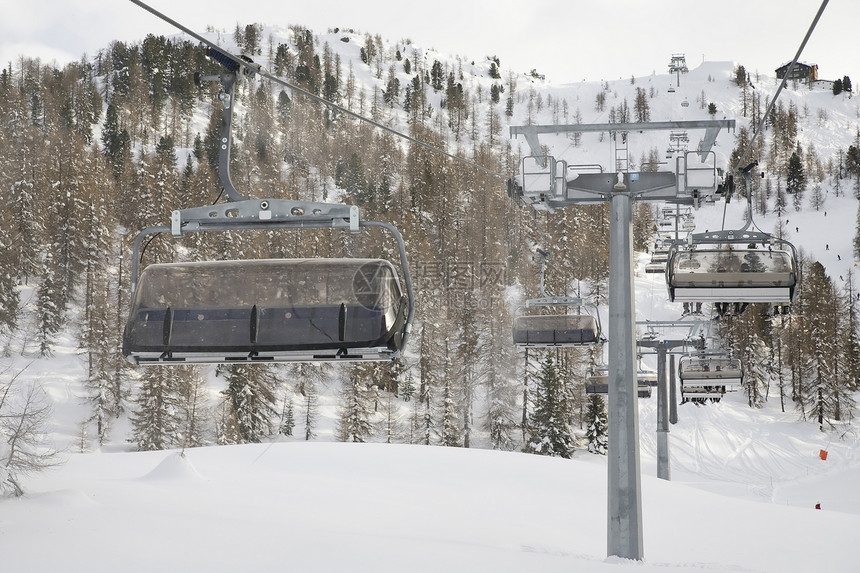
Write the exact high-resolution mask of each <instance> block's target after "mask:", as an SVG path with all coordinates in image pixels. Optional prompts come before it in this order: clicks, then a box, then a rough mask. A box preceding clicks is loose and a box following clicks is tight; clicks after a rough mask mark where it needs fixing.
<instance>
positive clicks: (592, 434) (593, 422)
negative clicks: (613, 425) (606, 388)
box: [585, 394, 609, 455]
mask: <svg viewBox="0 0 860 573" xmlns="http://www.w3.org/2000/svg"><path fill="white" fill-rule="evenodd" d="M585 424H586V430H585V438H586V439H587V440H588V451H589V452H591V453H593V454H601V455H606V451H607V447H608V446H609V421H608V419H607V416H606V406H605V404H604V403H603V396H600V395H599V394H591V395H590V396H589V397H588V409H587V410H586V412H585Z"/></svg>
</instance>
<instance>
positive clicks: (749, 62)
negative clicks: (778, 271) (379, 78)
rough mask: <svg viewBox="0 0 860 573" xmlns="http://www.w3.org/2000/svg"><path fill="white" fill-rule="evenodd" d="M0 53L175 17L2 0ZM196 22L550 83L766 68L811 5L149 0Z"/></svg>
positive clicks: (842, 38) (846, 5) (59, 55)
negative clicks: (468, 63)
mask: <svg viewBox="0 0 860 573" xmlns="http://www.w3.org/2000/svg"><path fill="white" fill-rule="evenodd" d="M3 3H4V4H12V3H14V4H15V7H14V8H12V9H5V10H3V11H2V12H3V17H2V18H0V63H2V65H3V66H4V67H5V66H8V63H9V62H10V61H13V60H14V59H15V57H16V56H18V55H21V54H26V55H28V56H31V57H36V56H38V57H40V58H42V59H43V60H44V61H45V62H48V63H50V62H51V61H52V60H56V61H57V62H58V63H60V64H62V63H65V62H67V61H70V60H75V59H78V58H80V57H81V56H82V55H83V54H87V55H93V54H95V53H96V52H97V51H98V50H99V49H100V48H103V47H106V46H107V45H108V43H109V42H110V41H111V40H114V39H120V40H126V41H136V40H141V39H143V37H145V36H146V34H147V33H154V34H164V35H171V34H174V33H177V31H176V30H175V29H173V28H172V27H171V26H169V25H168V24H166V23H163V22H162V21H160V20H158V19H157V18H156V17H155V16H153V15H151V14H149V13H148V12H146V11H144V10H143V9H141V8H140V7H138V6H136V5H134V4H133V3H131V2H129V1H127V0H17V1H16V0H3ZM148 4H149V5H150V6H152V7H153V8H155V9H156V10H159V11H161V12H164V13H166V14H167V15H169V16H170V17H172V18H173V19H175V20H177V21H178V22H180V23H181V24H183V25H185V26H187V27H188V28H190V29H192V30H195V31H200V32H202V31H204V30H205V27H206V25H207V24H211V25H213V26H215V27H216V28H218V29H223V30H227V31H229V32H232V30H233V29H234V28H235V26H236V24H237V23H239V24H242V25H243V26H244V25H245V24H249V23H254V22H258V23H262V24H266V25H282V26H286V25H290V24H300V25H304V26H307V27H308V28H310V29H311V30H313V31H314V32H316V33H321V32H325V31H326V30H327V29H329V28H333V27H341V28H354V29H357V30H359V31H361V32H370V33H372V34H379V35H381V36H382V37H383V38H385V39H387V40H391V41H398V40H401V39H406V38H409V39H411V40H412V41H413V42H415V43H416V44H419V45H421V46H423V47H434V48H436V49H438V50H440V51H441V52H443V53H446V54H452V55H462V56H464V57H466V58H467V59H469V60H473V59H475V60H477V59H481V58H483V57H484V56H487V55H496V56H498V57H499V58H500V61H501V64H502V69H503V71H506V70H507V69H508V68H512V69H514V70H515V71H520V72H528V71H529V70H531V69H537V71H538V72H540V73H542V74H546V76H547V79H549V80H550V81H552V82H554V83H566V82H576V81H580V80H583V79H585V80H588V81H595V80H600V79H618V78H627V77H630V76H631V75H636V76H645V75H649V74H651V73H654V72H656V73H665V72H666V70H667V66H668V63H669V60H670V57H671V55H672V54H673V53H683V54H686V58H687V64H688V65H689V66H690V67H691V68H692V67H695V66H697V65H698V64H699V63H701V62H702V60H703V59H705V60H709V61H714V60H717V61H719V60H729V61H735V62H738V63H741V64H743V65H744V66H746V68H747V70H748V71H750V72H755V71H759V72H762V73H767V74H772V73H773V70H774V69H775V68H776V67H778V66H779V65H781V64H783V63H786V62H788V61H790V60H791V59H792V58H793V57H794V54H795V53H796V51H797V49H798V47H799V46H800V42H801V41H802V40H803V37H804V35H805V34H806V31H807V29H808V28H809V25H810V24H811V22H812V19H813V17H814V16H815V14H816V13H817V11H818V8H819V7H820V5H821V2H820V1H819V0H779V1H765V0H721V1H720V2H681V1H680V0H648V1H644V0H528V1H523V0H468V1H464V0H432V1H431V2H427V3H411V2H404V1H402V0H362V1H356V0H312V1H309V0H301V1H296V0H280V1H272V0H241V1H240V2H236V1H232V0H229V1H228V0H205V1H204V0H183V1H182V2H176V1H175V0H149V2H148ZM858 23H860V2H857V0H833V1H832V2H830V3H829V4H828V6H827V8H826V9H825V11H824V14H823V16H822V17H821V20H820V21H819V23H818V25H817V27H816V29H815V31H814V33H813V35H812V38H811V39H810V41H809V43H808V44H807V46H806V48H805V50H804V52H803V54H802V56H801V60H802V61H805V62H808V63H815V64H818V66H819V76H820V77H821V78H822V79H836V78H841V77H842V76H845V75H848V76H851V77H852V79H854V82H855V85H856V83H857V79H860V56H858V55H857V51H856V49H852V43H853V38H856V31H857V26H858Z"/></svg>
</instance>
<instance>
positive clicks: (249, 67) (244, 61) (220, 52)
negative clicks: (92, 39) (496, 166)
mask: <svg viewBox="0 0 860 573" xmlns="http://www.w3.org/2000/svg"><path fill="white" fill-rule="evenodd" d="M129 1H130V2H132V3H133V4H136V5H138V6H140V7H141V8H143V9H144V10H146V11H147V12H149V13H151V14H153V15H154V16H156V17H157V18H160V19H161V20H164V21H165V22H167V23H168V24H170V25H171V26H174V27H176V28H178V29H179V30H181V31H183V32H185V33H186V34H188V35H189V36H191V37H192V38H194V39H196V40H198V41H200V42H201V43H203V44H205V45H206V46H207V47H208V48H209V49H210V50H211V51H212V53H211V54H210V55H211V56H212V57H213V58H214V59H215V60H217V61H218V62H219V63H220V64H222V65H223V66H224V67H225V68H227V69H229V70H230V71H232V72H235V71H238V70H239V69H242V73H243V75H246V76H253V75H254V74H255V73H257V74H260V75H261V76H263V77H265V78H267V79H269V80H271V81H273V82H275V83H276V84H280V85H282V86H284V87H286V88H289V89H291V90H293V91H295V92H298V93H300V94H302V95H303V96H306V97H308V98H310V99H312V100H314V101H317V102H319V103H321V104H323V105H325V106H328V107H330V108H332V109H335V110H337V111H339V112H342V113H344V114H346V115H348V116H350V117H352V118H355V119H357V120H359V121H364V122H367V123H369V124H371V125H373V126H374V127H378V128H379V129H381V130H383V131H387V132H388V133H391V134H392V135H396V136H397V137H400V138H402V139H405V140H407V141H409V142H410V143H414V144H415V145H420V146H421V147H423V148H425V149H428V150H430V151H433V152H434V153H439V154H441V155H444V156H445V157H448V158H449V159H453V160H454V161H457V162H459V163H462V164H463V165H467V166H469V167H474V168H475V169H478V170H479V171H483V172H484V173H486V174H488V175H491V176H493V177H496V178H498V179H502V180H503V181H504V180H507V179H508V177H509V176H508V175H504V174H502V173H497V172H495V171H493V170H491V169H487V168H486V167H484V166H482V165H478V164H477V163H475V162H474V161H469V160H468V159H464V158H462V157H459V156H457V155H454V154H452V153H449V152H447V151H445V150H444V149H441V148H439V147H436V146H434V145H430V144H429V143H426V142H424V141H421V140H419V139H416V138H414V137H412V136H410V135H407V134H405V133H403V132H400V131H397V130H396V129H393V128H391V127H388V126H387V125H383V124H381V123H379V122H378V121H374V120H372V119H370V118H367V117H364V116H363V115H360V114H357V113H355V112H354V111H350V110H349V109H347V108H345V107H343V106H340V105H338V104H336V103H334V102H332V101H329V100H327V99H325V98H323V97H320V96H318V95H316V94H314V93H312V92H309V91H308V90H305V89H303V88H300V87H298V86H296V85H294V84H291V83H289V82H288V81H286V80H283V79H281V78H279V77H277V76H275V75H272V74H270V73H269V72H268V71H267V70H266V69H265V68H263V67H262V66H261V65H259V64H256V63H254V62H253V61H252V60H251V59H250V58H246V57H241V56H234V55H233V54H231V53H229V52H227V51H226V50H224V49H223V48H221V47H219V46H218V45H217V44H215V43H213V42H211V41H209V40H207V39H206V38H204V37H203V36H201V35H200V34H197V33H196V32H194V31H192V30H190V29H189V28H187V27H186V26H183V25H182V24H180V23H179V22H177V21H176V20H174V19H172V18H170V17H169V16H167V15H165V14H163V13H161V12H159V11H158V10H156V9H155V8H153V7H151V6H149V5H147V4H146V3H145V2H141V1H140V0H129Z"/></svg>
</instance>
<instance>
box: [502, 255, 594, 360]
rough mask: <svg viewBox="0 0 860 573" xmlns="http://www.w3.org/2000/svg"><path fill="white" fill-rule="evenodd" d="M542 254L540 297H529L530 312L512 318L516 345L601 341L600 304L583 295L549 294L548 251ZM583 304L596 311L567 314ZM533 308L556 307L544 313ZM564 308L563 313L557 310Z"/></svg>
mask: <svg viewBox="0 0 860 573" xmlns="http://www.w3.org/2000/svg"><path fill="white" fill-rule="evenodd" d="M537 252H538V254H539V255H540V257H541V275H540V294H541V296H540V298H533V299H528V300H527V301H526V304H525V308H526V309H529V310H528V313H527V314H518V315H517V316H515V317H514V321H513V328H512V332H513V338H514V345H515V346H517V347H519V348H549V347H569V346H592V345H595V344H597V343H599V342H601V340H602V338H601V329H600V315H599V313H598V312H597V307H596V306H594V305H588V304H586V303H585V301H583V300H582V299H580V298H573V297H567V296H549V295H547V294H546V291H545V288H544V279H545V273H546V261H547V259H548V258H549V256H550V255H549V253H547V252H545V251H543V250H541V249H538V250H537ZM583 307H589V308H590V309H592V311H593V314H579V313H577V314H568V312H567V311H568V310H570V309H573V308H576V309H577V311H580V310H581V309H582V308H583ZM531 309H549V310H554V311H555V312H554V313H553V314H544V313H540V312H539V311H534V310H531ZM559 310H562V311H564V312H563V313H559V312H558V311H559Z"/></svg>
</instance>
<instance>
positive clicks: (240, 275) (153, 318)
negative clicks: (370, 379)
mask: <svg viewBox="0 0 860 573" xmlns="http://www.w3.org/2000/svg"><path fill="white" fill-rule="evenodd" d="M406 308H407V301H406V297H405V296H404V295H403V294H402V292H401V289H400V285H399V282H398V280H397V275H396V273H395V271H394V268H393V267H392V265H391V263H389V262H388V261H385V260H381V259H259V260H250V261H248V260H246V261H207V262H192V263H165V264H153V265H150V266H148V267H147V268H146V269H144V271H143V272H142V273H141V275H140V279H139V281H138V284H137V289H136V291H135V295H134V299H133V305H132V310H131V313H130V317H129V320H128V323H127V325H126V328H125V332H124V336H123V354H124V355H125V356H126V357H127V358H129V360H131V361H132V362H135V363H138V364H147V363H153V362H169V361H178V362H196V363H223V362H247V361H255V360H256V361H281V360H291V361H292V360H335V359H339V358H352V359H376V360H381V359H389V358H393V357H396V355H397V354H398V353H399V351H400V350H401V343H402V337H403V329H404V324H405V316H406Z"/></svg>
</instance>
